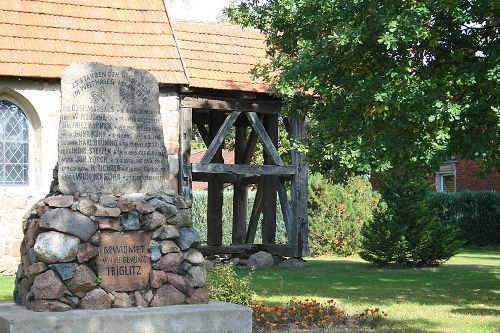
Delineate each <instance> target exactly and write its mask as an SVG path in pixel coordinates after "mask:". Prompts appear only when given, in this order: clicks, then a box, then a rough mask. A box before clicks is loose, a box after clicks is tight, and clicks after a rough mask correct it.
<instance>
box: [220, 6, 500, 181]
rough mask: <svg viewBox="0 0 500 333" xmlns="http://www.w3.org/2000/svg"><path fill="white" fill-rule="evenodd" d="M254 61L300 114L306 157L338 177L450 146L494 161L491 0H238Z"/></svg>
mask: <svg viewBox="0 0 500 333" xmlns="http://www.w3.org/2000/svg"><path fill="white" fill-rule="evenodd" d="M226 15H228V16H229V17H230V18H231V20H232V21H233V22H236V23H239V24H243V25H246V26H254V27H257V28H259V29H260V30H261V31H262V32H263V33H264V34H265V35H266V36H267V39H268V43H269V55H270V59H271V61H270V63H269V64H267V65H264V66H261V67H260V68H258V69H257V70H256V75H259V76H262V77H264V78H265V79H267V80H268V82H270V83H271V85H272V89H273V92H274V93H275V94H277V95H279V96H281V97H282V98H283V99H284V100H285V101H286V102H287V105H288V108H289V110H290V112H294V110H303V112H306V113H307V117H308V120H309V122H308V126H309V127H308V131H309V142H310V147H309V157H310V159H309V162H310V166H311V167H312V169H313V170H317V171H321V172H322V173H323V174H327V175H329V176H330V177H332V178H334V179H337V180H344V179H346V177H347V176H350V175H353V174H366V173H367V172H370V171H384V170H387V169H391V168H398V169H400V170H401V169H405V170H412V171H418V172H424V171H432V170H435V169H436V167H437V165H438V164H439V163H441V162H443V161H444V160H446V159H448V158H450V157H451V156H453V155H457V154H459V155H461V156H462V157H463V158H470V159H479V160H480V161H481V163H482V164H481V165H482V170H483V171H488V170H490V169H491V168H496V169H497V170H498V169H500V159H498V156H499V153H500V151H499V149H500V148H499V147H500V113H499V104H500V103H499V98H498V91H499V82H500V60H499V58H498V51H499V43H498V39H499V36H500V35H499V30H500V29H499V25H498V22H499V9H498V6H496V5H495V2H494V1H490V0H445V1H436V0H418V1H416V0H414V1H407V0H394V1H384V0H351V1H343V0H266V1H259V0H243V1H242V2H241V3H240V4H238V5H233V6H232V7H229V8H228V9H226Z"/></svg>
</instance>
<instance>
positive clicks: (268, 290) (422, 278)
mask: <svg viewBox="0 0 500 333" xmlns="http://www.w3.org/2000/svg"><path fill="white" fill-rule="evenodd" d="M308 261H309V266H308V267H307V268H306V269H290V268H289V269H285V268H272V269H259V270H257V271H256V272H255V275H254V282H253V287H254V289H255V290H256V292H257V298H258V299H259V300H264V301H265V302H269V303H275V304H276V303H286V302H287V301H288V300H289V299H290V297H292V296H298V297H300V298H308V297H309V298H311V297H312V298H314V299H317V300H319V301H326V300H327V299H328V298H334V299H335V300H336V301H337V304H338V305H340V307H341V308H343V309H346V310H348V311H360V310H361V311H362V309H364V308H365V307H370V308H372V307H375V306H380V307H381V308H382V309H385V310H387V311H388V312H389V317H388V319H387V320H386V321H385V323H384V325H383V326H382V327H380V328H379V329H377V330H376V332H467V333H469V332H500V251H499V250H464V251H462V252H461V253H460V254H459V255H457V256H455V257H454V258H452V259H451V260H450V261H448V262H447V263H445V264H444V265H441V266H439V267H434V268H424V269H395V268H392V269H391V268H379V267H376V266H374V265H372V264H369V263H367V262H365V261H363V260H362V259H359V258H325V259H310V260H308ZM238 272H239V273H241V274H245V272H248V269H244V268H242V269H239V270H238Z"/></svg>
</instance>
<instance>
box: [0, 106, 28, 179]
mask: <svg viewBox="0 0 500 333" xmlns="http://www.w3.org/2000/svg"><path fill="white" fill-rule="evenodd" d="M28 132H29V129H28V119H27V118H26V115H25V114H24V112H23V111H22V110H21V108H19V107H18V106H17V105H16V104H14V103H12V102H10V101H7V100H0V185H16V184H28V166H29V155H28V150H29V134H28Z"/></svg>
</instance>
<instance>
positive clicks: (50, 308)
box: [30, 299, 71, 312]
mask: <svg viewBox="0 0 500 333" xmlns="http://www.w3.org/2000/svg"><path fill="white" fill-rule="evenodd" d="M30 308H31V309H32V310H33V311H36V312H62V311H68V310H71V306H70V305H68V304H66V303H63V302H61V301H58V300H49V299H38V300H35V301H34V302H33V303H32V304H31V305H30Z"/></svg>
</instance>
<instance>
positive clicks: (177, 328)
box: [0, 301, 252, 333]
mask: <svg viewBox="0 0 500 333" xmlns="http://www.w3.org/2000/svg"><path fill="white" fill-rule="evenodd" d="M35 332H36V333H63V332H65V333H66V332H68V333H69V332H71V333H73V332H86V333H94V332H95V333H114V332H117V333H134V332H137V333H153V332H162V333H183V332H185V333H196V332H200V333H209V332H214V333H223V332H227V333H230V332H234V333H245V332H248V333H250V332H252V310H251V309H250V308H247V307H244V306H241V305H235V304H229V303H223V302H219V301H210V303H209V304H196V305H173V306H166V307H156V308H128V309H108V310H71V311H66V312H34V311H31V310H27V309H26V308H25V307H23V306H19V305H17V304H13V303H3V304H0V333H35Z"/></svg>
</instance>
